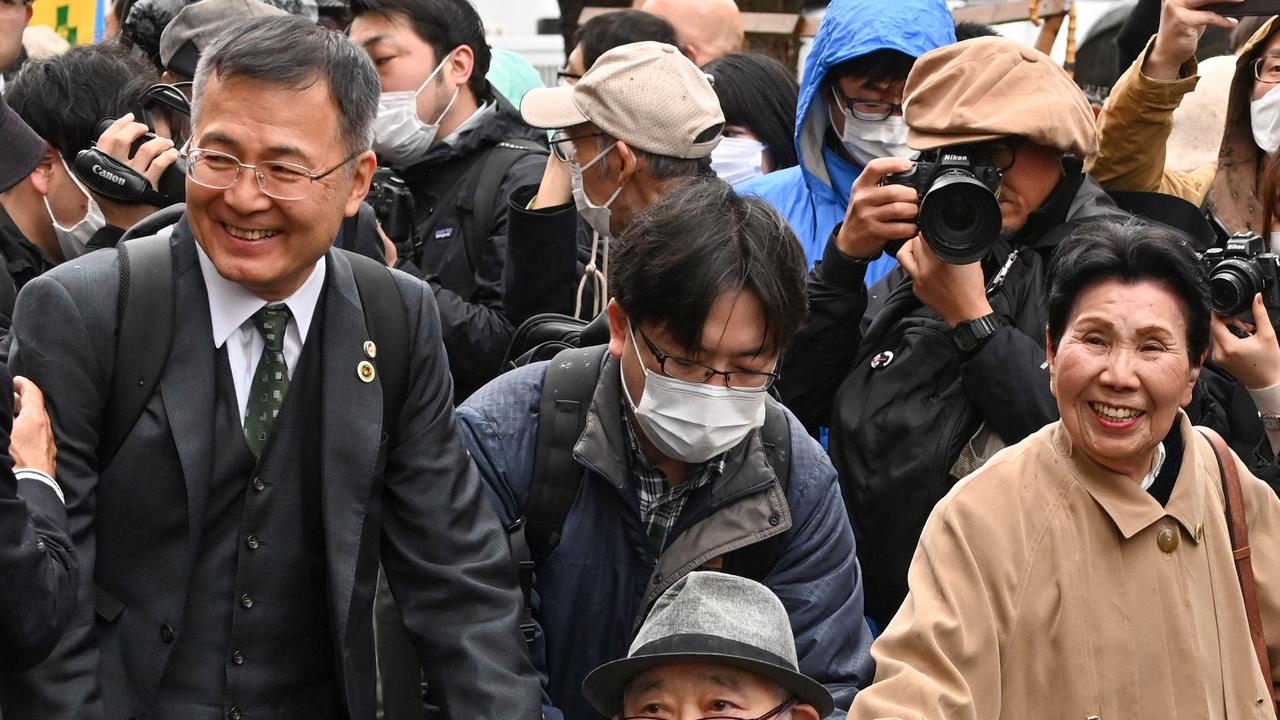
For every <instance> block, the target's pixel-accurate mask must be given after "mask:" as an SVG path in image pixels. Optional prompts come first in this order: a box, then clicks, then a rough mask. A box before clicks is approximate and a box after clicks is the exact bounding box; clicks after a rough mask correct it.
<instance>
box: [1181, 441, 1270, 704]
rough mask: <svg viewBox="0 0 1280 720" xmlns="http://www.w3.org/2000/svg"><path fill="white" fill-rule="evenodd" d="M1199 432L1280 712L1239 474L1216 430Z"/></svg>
mask: <svg viewBox="0 0 1280 720" xmlns="http://www.w3.org/2000/svg"><path fill="white" fill-rule="evenodd" d="M1199 430H1200V433H1201V434H1202V435H1204V437H1205V439H1206V440H1208V441H1209V444H1210V445H1211V446H1212V447H1213V455H1214V458H1215V459H1216V460H1217V461H1218V474H1219V475H1220V476H1221V478H1222V495H1223V497H1224V498H1226V501H1227V502H1226V505H1227V532H1229V533H1230V535H1231V557H1233V558H1235V561H1236V577H1237V578H1239V580H1240V593H1241V594H1242V595H1243V596H1244V613H1245V617H1246V618H1248V620H1249V635H1250V637H1252V638H1253V652H1254V654H1256V655H1257V656H1258V667H1260V668H1261V669H1262V678H1263V680H1264V681H1265V682H1266V683H1267V686H1268V687H1270V688H1271V700H1272V703H1273V704H1275V706H1276V709H1277V712H1278V713H1280V699H1277V698H1276V694H1275V683H1273V682H1272V681H1271V662H1270V660H1269V659H1268V658H1267V637H1266V634H1265V633H1264V632H1263V628H1262V613H1261V612H1260V611H1259V610H1258V588H1257V585H1256V584H1255V583H1254V580H1253V561H1252V559H1250V555H1251V552H1252V551H1251V550H1250V549H1249V523H1248V519H1247V516H1246V515H1245V507H1244V491H1243V490H1242V489H1241V487H1240V474H1239V472H1237V470H1236V463H1235V458H1234V456H1232V454H1231V449H1230V448H1228V447H1227V443H1226V441H1225V440H1223V439H1222V436H1221V435H1219V434H1218V433H1216V432H1214V431H1213V430H1210V429H1209V428H1199Z"/></svg>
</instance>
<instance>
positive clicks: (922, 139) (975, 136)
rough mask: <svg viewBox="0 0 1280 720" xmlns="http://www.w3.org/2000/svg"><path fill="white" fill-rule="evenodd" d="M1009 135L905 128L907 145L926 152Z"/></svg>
mask: <svg viewBox="0 0 1280 720" xmlns="http://www.w3.org/2000/svg"><path fill="white" fill-rule="evenodd" d="M1005 137H1009V134H1008V133H955V134H942V133H931V132H920V131H918V130H912V129H911V128H907V147H909V148H911V149H912V150H918V151H920V152H926V151H928V150H937V149H938V148H942V147H950V146H952V145H970V144H974V143H983V142H988V141H990V140H999V139H1000V138H1005Z"/></svg>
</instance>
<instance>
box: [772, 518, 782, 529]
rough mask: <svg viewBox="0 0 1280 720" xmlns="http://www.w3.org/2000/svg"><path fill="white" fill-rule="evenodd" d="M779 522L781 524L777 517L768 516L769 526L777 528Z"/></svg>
mask: <svg viewBox="0 0 1280 720" xmlns="http://www.w3.org/2000/svg"><path fill="white" fill-rule="evenodd" d="M780 522H782V518H780V517H778V516H777V515H770V516H769V524H770V525H773V526H774V527H777V525H778V523H780Z"/></svg>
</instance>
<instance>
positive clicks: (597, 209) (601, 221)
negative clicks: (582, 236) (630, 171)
mask: <svg viewBox="0 0 1280 720" xmlns="http://www.w3.org/2000/svg"><path fill="white" fill-rule="evenodd" d="M615 147H617V145H616V144H614V145H610V146H609V147H607V148H605V149H604V150H603V151H602V152H601V153H600V154H599V155H596V156H595V157H594V158H592V160H591V162H589V163H587V164H586V165H579V164H578V161H577V160H570V161H569V177H570V186H571V189H572V191H573V204H574V205H575V206H577V208H578V214H579V215H581V216H582V219H583V220H586V221H587V224H588V225H590V226H591V229H592V230H595V231H596V233H597V234H598V235H600V236H601V237H611V236H612V233H611V232H610V229H609V220H610V217H611V216H612V215H613V213H612V211H610V210H609V206H610V205H612V204H613V201H614V200H617V199H618V196H619V195H621V194H622V186H621V185H619V186H618V189H617V190H614V191H613V194H612V195H610V196H609V199H608V200H605V201H604V204H603V205H596V204H595V203H593V202H591V198H589V197H587V191H586V190H585V189H584V187H583V184H582V173H583V172H584V171H586V170H587V169H589V168H590V167H591V166H592V165H595V164H596V163H598V162H600V161H601V160H603V159H604V156H605V155H608V154H609V153H610V152H611V151H612V150H613V149H614V148H615Z"/></svg>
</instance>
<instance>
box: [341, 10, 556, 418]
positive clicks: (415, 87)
mask: <svg viewBox="0 0 1280 720" xmlns="http://www.w3.org/2000/svg"><path fill="white" fill-rule="evenodd" d="M351 9H352V13H353V15H354V19H353V20H352V22H351V27H350V29H349V30H348V32H349V34H350V36H351V39H352V40H353V41H354V42H355V43H356V44H357V45H360V46H361V47H363V48H364V49H365V51H366V52H368V53H369V56H370V57H371V58H372V59H373V62H374V65H375V67H376V68H377V70H378V79H379V80H380V81H381V84H382V95H381V98H380V101H379V106H378V116H377V119H376V120H375V121H374V141H373V149H374V151H375V152H377V154H378V162H379V165H381V166H383V167H388V168H391V169H392V170H393V171H395V173H396V174H398V175H399V176H400V177H401V178H402V179H403V180H404V182H405V184H406V185H407V186H408V189H409V190H410V192H411V193H412V194H413V200H414V234H413V237H412V239H411V241H410V242H408V243H402V246H401V247H398V248H397V250H398V253H399V256H400V265H399V267H400V269H402V270H405V271H407V272H410V273H411V274H414V275H417V276H418V277H421V278H422V279H424V280H426V281H427V282H428V283H429V284H430V285H431V287H432V289H433V290H434V291H435V294H436V303H437V304H438V305H439V307H440V319H441V320H442V322H443V326H444V342H445V349H446V350H447V351H448V353H449V365H450V368H451V371H452V374H453V380H454V397H455V399H456V400H457V401H462V400H463V399H465V398H466V397H467V396H468V395H470V394H471V392H472V391H474V390H475V389H476V388H478V387H480V385H482V384H484V383H485V382H487V381H488V380H489V379H490V378H492V377H493V376H495V375H497V374H498V370H499V366H500V365H501V363H502V358H503V355H504V354H505V352H506V350H507V346H508V345H509V344H510V341H511V334H512V331H513V329H514V328H513V325H512V323H511V321H510V319H508V318H507V316H506V314H505V313H504V312H503V308H502V298H503V295H504V289H505V287H506V286H507V285H508V284H515V285H519V284H520V283H522V282H525V280H524V278H522V277H521V276H519V275H516V276H512V275H509V274H506V245H507V210H506V208H507V198H508V196H509V195H510V194H511V191H512V190H513V189H514V188H516V187H518V186H520V185H525V184H528V183H533V182H537V180H538V178H539V177H541V173H542V166H543V164H544V163H545V152H546V145H545V141H546V137H545V135H544V134H541V133H538V132H537V131H534V130H533V129H531V128H529V127H528V126H526V125H524V124H523V123H522V122H521V121H520V117H519V114H518V113H517V112H516V110H515V108H513V107H512V106H511V104H510V103H509V102H507V99H506V98H504V97H502V96H501V95H500V94H499V93H497V92H496V91H495V90H494V89H493V87H492V86H491V85H490V84H489V82H488V81H487V80H486V79H485V75H486V74H487V73H488V70H489V60H490V51H489V47H488V45H487V44H486V42H485V35H484V26H483V25H482V24H481V21H480V17H479V15H478V14H477V13H476V11H475V9H474V8H473V7H472V6H471V4H470V3H469V2H467V0H356V1H355V2H353V3H352V6H351Z"/></svg>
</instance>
